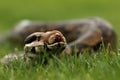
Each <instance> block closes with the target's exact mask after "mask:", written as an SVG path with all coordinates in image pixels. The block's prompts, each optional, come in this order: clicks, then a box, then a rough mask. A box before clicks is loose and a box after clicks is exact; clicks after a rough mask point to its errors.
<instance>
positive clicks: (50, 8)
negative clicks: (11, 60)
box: [0, 0, 120, 80]
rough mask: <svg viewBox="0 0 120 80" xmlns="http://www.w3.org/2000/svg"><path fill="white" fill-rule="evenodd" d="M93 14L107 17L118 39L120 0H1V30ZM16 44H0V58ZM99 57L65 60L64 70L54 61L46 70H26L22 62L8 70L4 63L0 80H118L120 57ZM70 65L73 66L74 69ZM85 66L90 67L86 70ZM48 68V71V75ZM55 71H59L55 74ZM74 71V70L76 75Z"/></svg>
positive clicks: (0, 67) (91, 15)
mask: <svg viewBox="0 0 120 80" xmlns="http://www.w3.org/2000/svg"><path fill="white" fill-rule="evenodd" d="M94 16H98V17H102V18H104V19H106V20H108V21H109V22H110V23H111V24H112V25H113V27H114V29H115V31H116V32H117V35H118V40H119V37H120V33H119V31H120V26H119V25H120V1H119V0H1V1H0V33H4V32H6V31H9V30H10V29H11V28H12V27H14V25H15V24H16V23H18V22H19V21H21V20H23V19H29V20H34V21H61V20H71V19H81V18H87V17H94ZM118 45H119V42H118ZM16 47H17V48H18V46H17V45H15V46H14V45H13V44H12V45H11V44H9V43H3V44H0V57H2V56H3V55H5V54H7V53H9V52H14V48H16ZM101 53H102V52H101ZM99 57H100V58H95V59H85V58H84V57H82V58H81V60H80V61H78V64H74V65H73V63H68V61H63V64H64V65H65V67H66V66H68V67H66V68H65V69H63V68H64V67H61V66H59V67H60V68H58V67H57V66H56V65H53V64H51V65H50V66H48V67H47V70H46V68H45V69H43V68H42V69H41V68H40V69H39V68H37V69H35V68H31V69H29V70H27V69H23V67H20V66H21V65H20V64H19V65H18V66H17V67H14V68H16V70H14V69H9V68H7V70H6V69H4V68H3V66H0V76H2V77H0V80H4V79H6V80H8V79H10V80H16V79H17V80H21V77H22V78H24V80H28V79H31V80H39V79H46V80H48V79H51V80H54V79H55V80H56V78H57V79H60V80H61V79H69V80H70V79H77V80H80V77H81V78H82V79H83V80H96V79H98V80H101V79H102V80H107V79H109V80H119V76H120V72H119V71H120V57H119V56H118V57H117V58H113V59H112V60H110V61H109V60H108V61H107V59H108V58H106V57H103V55H102V56H99ZM83 58H84V59H83ZM82 59H83V60H82ZM72 61H74V60H71V62H72ZM79 62H81V63H79ZM67 64H68V65H67ZM79 64H80V65H79ZM81 64H82V65H81ZM99 64H101V65H99ZM69 65H70V66H73V71H72V69H71V67H70V66H69ZM78 65H79V66H78ZM90 65H95V66H97V67H95V69H94V67H93V66H92V67H91V66H90ZM86 66H87V67H88V69H87V70H86ZM22 69H23V70H22ZM47 71H48V73H47V74H46V72H47ZM49 71H50V72H49ZM56 71H58V72H57V73H56ZM79 71H80V72H79ZM40 72H41V73H40ZM71 72H73V74H72V73H71ZM103 73H104V74H103ZM8 74H10V75H8ZM33 74H34V75H33ZM40 74H41V76H40ZM15 75H16V76H15ZM19 75H20V76H19ZM77 75H79V76H80V77H79V76H77ZM6 76H7V77H6ZM66 76H67V77H66ZM68 76H69V77H68Z"/></svg>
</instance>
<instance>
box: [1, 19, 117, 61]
mask: <svg viewBox="0 0 120 80" xmlns="http://www.w3.org/2000/svg"><path fill="white" fill-rule="evenodd" d="M5 39H7V40H10V41H13V42H15V41H16V42H17V43H20V44H24V54H23V55H22V58H25V57H32V58H33V56H38V55H40V54H41V53H42V49H45V50H46V51H47V53H48V54H50V55H49V56H51V54H52V55H53V54H54V55H56V54H60V53H61V52H63V51H64V52H65V53H67V54H71V53H72V52H73V51H74V50H75V51H76V53H77V54H80V53H83V52H84V51H98V50H99V49H100V48H101V46H102V45H103V43H104V48H105V49H108V50H109V51H111V50H112V51H115V50H116V44H117V36H116V33H115V30H114V29H113V27H112V25H111V24H110V23H109V22H108V21H106V20H105V19H103V18H99V17H93V18H84V19H79V20H71V21H64V22H41V21H38V22H37V21H30V20H23V21H21V22H19V23H18V24H17V25H16V26H15V27H14V28H13V30H11V31H10V32H9V33H8V34H7V35H5V36H4V37H3V38H2V39H1V40H5ZM38 53H40V54H38ZM19 56H21V55H19ZM11 57H12V58H16V57H17V56H16V55H15V54H14V55H13V54H10V55H6V56H5V57H4V58H2V59H1V61H2V62H8V61H9V59H10V58H11Z"/></svg>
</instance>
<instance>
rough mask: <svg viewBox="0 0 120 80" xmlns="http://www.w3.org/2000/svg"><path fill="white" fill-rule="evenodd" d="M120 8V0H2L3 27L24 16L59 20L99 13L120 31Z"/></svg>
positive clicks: (41, 19) (0, 2)
mask: <svg viewBox="0 0 120 80" xmlns="http://www.w3.org/2000/svg"><path fill="white" fill-rule="evenodd" d="M119 8H120V1H119V0H114V1H113V0H20V1H18V0H10V1H8V0H2V1H0V31H1V32H3V31H5V30H9V29H10V28H11V27H13V26H14V25H15V24H16V23H17V22H19V21H20V20H23V19H30V20H38V21H57V20H71V19H79V18H86V17H93V16H99V17H102V18H105V19H106V20H108V21H109V22H111V24H112V25H113V26H114V27H115V29H116V32H119V30H120V27H119V21H120V16H119V14H120V9H119Z"/></svg>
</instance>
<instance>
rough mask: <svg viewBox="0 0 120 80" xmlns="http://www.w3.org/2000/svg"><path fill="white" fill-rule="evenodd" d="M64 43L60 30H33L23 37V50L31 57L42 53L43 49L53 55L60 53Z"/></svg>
mask: <svg viewBox="0 0 120 80" xmlns="http://www.w3.org/2000/svg"><path fill="white" fill-rule="evenodd" d="M66 44H67V43H66V39H65V37H64V36H63V34H62V33H61V32H60V31H57V30H53V31H48V32H35V33H33V34H31V35H29V36H28V37H27V38H26V39H25V46H24V51H25V53H26V54H28V55H29V56H33V57H34V56H38V55H39V54H42V53H43V52H44V51H46V53H47V54H49V55H53V54H58V53H61V52H62V51H63V50H64V49H65V47H66Z"/></svg>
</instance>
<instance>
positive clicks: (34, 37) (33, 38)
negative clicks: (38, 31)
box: [24, 35, 37, 44]
mask: <svg viewBox="0 0 120 80" xmlns="http://www.w3.org/2000/svg"><path fill="white" fill-rule="evenodd" d="M36 38H37V37H36V36H35V35H34V36H28V37H27V38H26V39H25V42H24V44H28V43H31V42H33V41H35V40H36Z"/></svg>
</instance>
